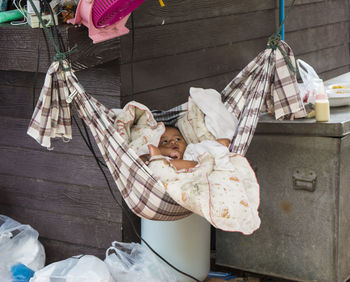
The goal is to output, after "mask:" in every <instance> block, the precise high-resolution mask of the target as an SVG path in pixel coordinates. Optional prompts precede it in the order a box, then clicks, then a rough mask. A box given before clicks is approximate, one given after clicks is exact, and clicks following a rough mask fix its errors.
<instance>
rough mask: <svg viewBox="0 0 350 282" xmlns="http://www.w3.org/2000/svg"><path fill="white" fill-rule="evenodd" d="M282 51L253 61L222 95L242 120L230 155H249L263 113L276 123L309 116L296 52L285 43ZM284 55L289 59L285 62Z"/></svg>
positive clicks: (282, 44) (281, 47) (267, 52)
mask: <svg viewBox="0 0 350 282" xmlns="http://www.w3.org/2000/svg"><path fill="white" fill-rule="evenodd" d="M278 47H279V48H276V50H272V49H269V48H267V49H266V50H264V51H263V52H261V53H260V54H259V55H258V56H257V57H255V59H254V60H253V61H251V62H250V63H249V64H248V65H247V66H246V67H245V68H244V69H243V70H242V71H241V72H240V73H239V74H238V75H237V76H236V77H235V78H234V79H233V80H232V81H231V82H230V83H229V84H228V85H227V86H226V87H225V89H224V90H223V91H222V93H221V94H222V96H223V101H224V104H225V105H226V108H227V109H228V110H229V111H230V112H232V113H233V114H234V115H235V116H236V117H237V118H238V121H239V122H238V127H237V130H236V133H235V135H234V138H233V140H232V143H231V146H230V151H231V152H235V153H238V154H241V155H245V153H246V152H247V150H248V147H249V144H250V142H251V140H252V138H253V135H254V132H255V129H256V126H257V123H258V119H259V115H260V112H262V111H264V110H265V109H267V110H268V111H269V112H270V113H271V114H274V115H275V118H276V119H281V118H284V117H289V116H290V115H291V114H295V115H296V117H304V116H306V112H305V109H304V105H303V102H302V100H301V98H300V95H299V90H298V86H297V81H296V76H295V74H294V73H293V71H292V70H291V69H290V67H289V66H288V64H287V61H286V59H288V58H289V60H290V62H291V63H292V65H293V66H294V68H295V59H294V55H293V52H292V49H291V48H290V47H289V46H288V45H287V43H285V42H284V41H279V46H278ZM282 52H283V53H285V55H286V56H287V58H285V57H284V56H283V54H282Z"/></svg>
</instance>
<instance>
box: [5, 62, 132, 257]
mask: <svg viewBox="0 0 350 282" xmlns="http://www.w3.org/2000/svg"><path fill="white" fill-rule="evenodd" d="M77 75H78V77H79V79H80V82H81V83H82V85H84V87H85V89H86V90H87V91H88V92H89V93H94V96H95V97H96V98H97V99H98V100H99V101H101V102H102V103H104V104H106V105H108V106H109V107H112V108H113V107H115V108H120V74H119V61H112V62H110V63H108V64H103V65H101V66H96V67H94V68H91V69H89V70H83V71H81V72H79V73H78V74H77ZM43 79H44V74H43V73H39V75H38V83H37V85H38V89H37V91H36V97H38V96H39V92H40V89H39V88H41V85H42V83H43ZM33 80H34V73H29V72H20V71H0V114H1V118H0V152H1V162H0V214H5V215H8V216H10V217H12V218H14V219H16V220H18V221H20V222H23V223H27V224H30V225H32V226H33V228H35V229H36V230H38V232H39V234H40V240H41V242H42V243H43V244H44V246H45V249H46V254H47V262H52V261H56V260H59V259H65V258H67V257H69V256H72V255H77V254H80V253H86V254H93V255H97V256H99V257H101V258H103V257H104V253H105V250H106V248H107V247H108V246H109V245H110V243H111V242H112V241H114V240H119V241H120V240H125V238H126V237H125V236H124V234H123V229H124V230H128V226H126V227H125V228H123V213H122V211H121V208H120V207H119V206H118V205H117V203H116V202H115V201H114V200H113V198H112V196H111V194H110V191H109V190H108V188H107V185H106V181H105V179H104V177H103V175H102V173H101V172H100V170H99V168H98V166H97V164H96V162H95V159H94V157H93V155H92V153H91V152H90V151H89V150H88V148H87V146H86V145H85V143H84V141H83V139H82V137H81V135H80V133H79V130H78V128H77V126H75V125H74V126H73V139H72V141H71V142H69V143H64V142H63V141H62V140H54V141H53V147H54V150H53V151H48V150H46V149H44V148H42V147H41V146H40V145H39V144H37V142H36V141H35V140H34V139H32V138H31V137H29V136H28V135H27V134H26V130H27V127H28V124H29V119H30V117H31V115H32V111H33V106H32V104H33V102H32V100H33V95H32V94H33V92H32V85H33ZM95 150H96V152H98V150H97V147H96V146H95ZM98 155H100V154H98ZM106 175H107V176H108V178H109V182H110V183H111V184H112V186H113V187H114V189H116V190H117V188H116V185H115V184H114V182H113V180H112V178H111V176H110V174H109V172H108V171H106ZM116 197H117V199H118V201H119V202H121V198H120V195H119V193H116ZM128 237H130V236H129V235H128Z"/></svg>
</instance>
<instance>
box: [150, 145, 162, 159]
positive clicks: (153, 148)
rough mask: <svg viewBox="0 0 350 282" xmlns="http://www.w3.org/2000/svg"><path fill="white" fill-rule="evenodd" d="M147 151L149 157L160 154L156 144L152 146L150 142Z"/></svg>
mask: <svg viewBox="0 0 350 282" xmlns="http://www.w3.org/2000/svg"><path fill="white" fill-rule="evenodd" d="M148 151H149V155H150V156H151V157H153V156H160V155H161V153H160V150H159V148H157V147H156V146H153V145H151V144H150V145H148Z"/></svg>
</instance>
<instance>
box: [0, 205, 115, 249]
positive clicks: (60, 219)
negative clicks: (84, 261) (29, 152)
mask: <svg viewBox="0 0 350 282" xmlns="http://www.w3.org/2000/svg"><path fill="white" fill-rule="evenodd" d="M0 214H5V215H7V216H9V217H11V218H13V219H15V220H17V221H18V222H21V223H23V224H29V225H31V226H32V227H33V228H34V229H35V230H37V231H38V232H39V235H40V236H41V237H45V238H48V239H54V240H58V241H63V242H69V243H73V244H78V245H86V246H91V247H95V248H99V249H101V248H102V249H106V248H108V247H109V246H110V243H111V242H113V241H115V240H117V241H120V240H121V239H122V238H121V224H120V223H113V222H109V221H101V220H96V219H92V218H88V217H74V216H70V215H62V214H57V213H51V212H43V211H40V210H33V209H27V208H21V207H11V206H7V205H3V204H0Z"/></svg>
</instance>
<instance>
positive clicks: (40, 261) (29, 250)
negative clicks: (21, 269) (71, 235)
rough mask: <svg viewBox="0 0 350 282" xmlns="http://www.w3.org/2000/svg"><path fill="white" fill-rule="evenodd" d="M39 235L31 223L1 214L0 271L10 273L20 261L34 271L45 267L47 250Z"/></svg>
mask: <svg viewBox="0 0 350 282" xmlns="http://www.w3.org/2000/svg"><path fill="white" fill-rule="evenodd" d="M38 236H39V234H38V232H37V231H36V230H34V229H33V228H32V227H31V226H30V225H24V224H20V223H19V222H17V221H15V220H13V219H11V218H9V217H7V216H5V215H0V266H1V268H0V272H1V271H3V273H4V272H6V273H8V272H9V271H10V270H11V267H12V266H14V265H16V264H18V263H21V264H24V265H25V266H26V267H28V268H29V269H31V270H33V271H36V270H39V269H41V268H43V267H44V265H45V251H44V247H43V246H42V244H41V243H40V242H39V241H38ZM4 275H5V274H4ZM6 275H7V274H6ZM0 277H1V273H0Z"/></svg>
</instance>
